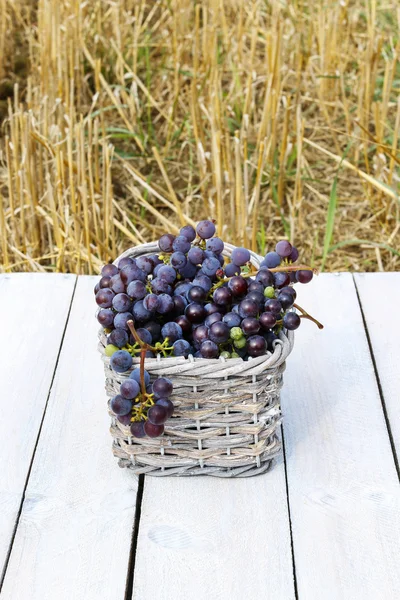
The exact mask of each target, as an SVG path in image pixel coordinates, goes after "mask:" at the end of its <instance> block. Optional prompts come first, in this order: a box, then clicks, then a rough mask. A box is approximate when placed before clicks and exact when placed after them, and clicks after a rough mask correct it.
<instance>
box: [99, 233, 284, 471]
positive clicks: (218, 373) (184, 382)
mask: <svg viewBox="0 0 400 600" xmlns="http://www.w3.org/2000/svg"><path fill="white" fill-rule="evenodd" d="M232 249H233V246H231V245H230V244H225V250H224V254H225V255H226V256H229V255H230V254H231V252H232ZM155 251H157V244H155V243H149V244H144V245H142V246H138V247H135V248H132V249H130V250H128V251H127V252H125V253H124V254H123V255H122V256H121V257H120V258H119V259H118V260H120V259H121V258H123V257H125V256H131V257H138V256H139V255H146V254H148V255H150V254H153V253H154V252H155ZM118 260H117V261H116V263H118ZM251 262H252V264H253V265H254V266H255V267H259V263H260V257H258V256H257V255H256V254H255V253H253V252H252V253H251ZM99 338H100V343H99V351H100V353H101V355H102V359H103V361H104V369H105V375H106V392H107V395H108V396H109V397H110V398H111V397H113V396H115V395H116V394H117V393H118V391H119V387H120V385H121V383H122V381H124V380H125V379H127V378H128V376H129V373H130V372H131V370H133V369H134V368H135V367H137V366H138V365H139V364H140V359H139V358H136V359H134V360H133V365H132V369H131V370H130V371H128V372H126V373H123V374H118V373H115V372H114V371H113V370H112V368H111V366H110V358H109V357H107V356H106V355H105V353H104V349H105V347H106V345H107V340H106V336H105V334H104V330H103V329H102V330H101V331H100V333H99ZM293 343H294V333H293V331H287V332H286V331H282V332H281V333H280V336H279V339H278V340H276V342H275V347H274V352H273V353H270V352H269V353H267V354H265V355H263V356H258V357H256V358H252V359H251V360H247V361H243V360H242V359H241V358H239V359H235V358H230V359H228V360H226V359H224V358H219V359H202V358H193V357H191V356H190V357H189V358H188V359H185V358H184V357H168V358H161V357H160V355H158V356H157V358H147V359H146V360H145V369H146V371H148V373H149V374H150V376H151V378H152V380H154V379H155V378H157V377H159V376H165V377H168V378H169V379H171V381H172V382H173V387H174V391H173V394H172V396H171V400H172V401H173V403H174V406H175V411H174V415H173V416H172V417H171V419H170V420H169V421H168V422H167V424H166V426H165V433H164V435H163V436H162V437H160V438H142V439H136V438H134V437H132V435H131V434H130V430H129V427H126V426H124V425H122V424H121V423H120V422H119V421H118V420H117V419H116V418H115V416H114V415H113V414H112V412H111V411H109V412H110V416H111V417H112V424H111V434H112V437H113V453H114V455H115V456H116V457H117V458H118V459H119V464H120V466H121V467H128V468H130V469H132V470H133V471H134V472H135V473H136V474H141V473H146V474H148V475H156V476H165V475H178V476H183V475H214V476H217V477H248V476H252V475H258V474H261V473H265V472H266V471H268V469H269V468H270V467H271V464H272V459H273V458H274V456H276V455H277V454H278V452H279V451H280V441H279V438H278V436H277V428H278V426H279V423H280V420H281V417H280V405H279V402H280V389H281V387H282V383H283V378H282V374H283V371H284V370H285V360H286V358H287V357H288V355H289V354H290V352H291V350H292V348H293Z"/></svg>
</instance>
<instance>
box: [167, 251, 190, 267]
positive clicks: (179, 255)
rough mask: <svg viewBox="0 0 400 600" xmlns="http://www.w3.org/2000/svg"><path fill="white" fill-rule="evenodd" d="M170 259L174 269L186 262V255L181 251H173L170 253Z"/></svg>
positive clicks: (183, 265)
mask: <svg viewBox="0 0 400 600" xmlns="http://www.w3.org/2000/svg"><path fill="white" fill-rule="evenodd" d="M170 261H171V265H172V266H173V267H174V268H175V269H183V267H185V266H186V263H187V259H186V256H185V255H184V254H183V252H174V253H173V254H171V258H170Z"/></svg>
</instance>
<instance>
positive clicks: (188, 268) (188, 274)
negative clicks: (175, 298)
mask: <svg viewBox="0 0 400 600" xmlns="http://www.w3.org/2000/svg"><path fill="white" fill-rule="evenodd" d="M196 274H197V267H196V266H195V265H194V264H192V263H191V262H190V261H188V262H187V263H186V265H185V266H184V267H183V268H182V269H179V275H181V276H182V277H185V278H187V279H193V278H194V277H195V276H196Z"/></svg>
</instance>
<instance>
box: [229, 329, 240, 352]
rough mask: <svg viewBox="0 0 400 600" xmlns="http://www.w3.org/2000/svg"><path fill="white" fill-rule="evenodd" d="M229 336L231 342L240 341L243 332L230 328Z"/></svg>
mask: <svg viewBox="0 0 400 600" xmlns="http://www.w3.org/2000/svg"><path fill="white" fill-rule="evenodd" d="M230 336H231V338H232V340H240V339H241V338H242V337H243V331H242V330H241V329H240V327H232V329H231V331H230ZM242 347H243V346H242Z"/></svg>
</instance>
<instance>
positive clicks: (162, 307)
mask: <svg viewBox="0 0 400 600" xmlns="http://www.w3.org/2000/svg"><path fill="white" fill-rule="evenodd" d="M158 300H159V304H158V309H157V312H158V313H159V314H160V315H166V314H167V313H169V312H171V311H172V310H174V308H175V305H174V301H173V300H172V298H171V296H170V295H169V294H160V295H159V297H158Z"/></svg>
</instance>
